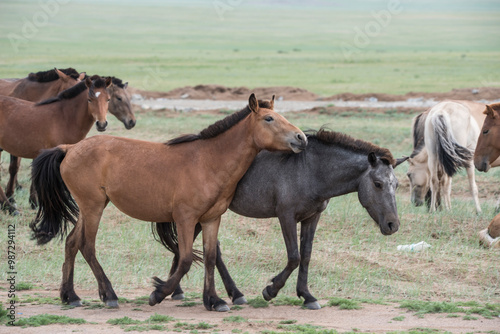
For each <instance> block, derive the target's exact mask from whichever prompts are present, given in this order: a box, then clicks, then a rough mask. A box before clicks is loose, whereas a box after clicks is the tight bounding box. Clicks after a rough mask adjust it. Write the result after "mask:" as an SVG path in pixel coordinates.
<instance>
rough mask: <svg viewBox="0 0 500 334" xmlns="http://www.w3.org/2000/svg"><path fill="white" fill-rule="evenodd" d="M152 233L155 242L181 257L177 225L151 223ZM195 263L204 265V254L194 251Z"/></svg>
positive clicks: (171, 223)
mask: <svg viewBox="0 0 500 334" xmlns="http://www.w3.org/2000/svg"><path fill="white" fill-rule="evenodd" d="M151 231H152V232H153V235H154V237H155V240H156V241H158V242H159V243H160V244H162V245H163V246H164V247H165V248H166V249H168V250H169V251H170V252H172V253H174V254H176V255H179V242H178V240H177V225H176V224H175V223H174V222H168V223H151ZM193 261H194V262H196V263H203V252H201V251H199V250H193Z"/></svg>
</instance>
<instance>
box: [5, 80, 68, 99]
mask: <svg viewBox="0 0 500 334" xmlns="http://www.w3.org/2000/svg"><path fill="white" fill-rule="evenodd" d="M61 85H62V81H61V80H55V81H50V82H36V81H30V80H28V79H26V78H24V79H20V80H19V82H18V83H17V85H16V87H15V88H14V90H13V91H12V96H13V97H17V98H19V99H23V100H27V101H32V102H39V101H42V100H45V99H48V98H49V97H52V96H56V95H57V94H58V93H59V92H60V90H61V87H62V86H61Z"/></svg>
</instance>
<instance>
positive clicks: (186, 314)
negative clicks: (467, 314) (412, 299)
mask: <svg viewBox="0 0 500 334" xmlns="http://www.w3.org/2000/svg"><path fill="white" fill-rule="evenodd" d="M77 293H78V294H79V295H80V297H81V298H82V299H83V300H91V301H92V302H91V303H90V305H91V306H94V307H85V306H84V307H78V308H73V309H66V308H64V307H62V305H61V304H41V305H34V304H21V305H17V308H16V311H17V318H20V317H23V318H27V317H31V316H34V315H38V314H44V313H47V314H52V315H64V316H68V317H70V318H83V319H85V320H86V321H87V322H88V323H87V324H82V325H73V324H70V325H67V324H65V325H59V324H58V325H46V326H41V327H27V328H19V327H10V326H9V327H6V326H1V327H0V333H24V334H31V333H33V334H44V333H47V334H53V333H73V332H83V333H122V332H124V330H125V328H126V327H125V326H124V327H121V326H120V325H111V324H109V323H107V321H108V320H110V319H118V318H123V317H129V318H132V319H134V320H141V321H144V320H146V319H148V318H149V317H150V316H152V315H154V314H161V315H168V316H171V317H173V318H175V320H173V321H171V322H169V323H166V324H165V327H166V328H167V329H166V330H165V331H163V332H167V333H173V332H174V329H176V326H175V325H176V324H177V323H179V322H182V323H186V324H188V325H193V326H195V327H196V326H198V325H199V324H200V323H202V322H203V323H207V324H210V325H212V326H214V327H212V328H210V329H198V332H206V333H212V332H219V333H231V332H232V331H233V330H234V329H236V330H240V331H241V333H244V332H249V333H260V332H262V331H264V330H271V331H285V330H286V329H284V328H280V327H279V326H280V322H285V321H290V320H295V321H296V322H295V323H294V324H295V325H306V324H309V325H314V326H321V328H322V329H329V330H336V331H338V332H340V333H342V332H347V331H356V332H360V333H366V332H369V333H387V332H392V331H396V332H397V331H410V330H412V329H422V328H427V329H434V330H439V331H448V332H451V333H472V332H473V333H486V332H488V331H498V330H499V328H500V319H485V318H482V317H481V316H478V319H477V320H464V319H463V314H462V315H460V316H459V317H456V318H451V317H447V314H426V315H425V316H423V317H418V316H416V315H415V314H414V313H413V312H410V311H408V310H406V309H402V308H399V305H398V304H388V305H374V304H362V309H359V310H340V309H339V308H338V307H329V306H325V307H323V308H322V309H321V310H316V311H311V310H305V309H302V308H301V307H299V306H273V305H270V306H269V307H267V308H253V307H250V306H247V305H245V306H243V308H242V309H240V310H231V311H229V312H222V313H219V312H209V311H207V310H206V309H205V308H204V307H203V305H202V304H201V300H196V302H197V305H195V306H192V307H179V305H181V304H182V302H180V301H173V300H171V299H170V298H167V299H165V300H164V301H163V302H162V303H161V304H159V305H156V306H153V307H151V306H149V305H147V304H146V305H144V304H143V305H137V304H134V303H122V304H121V305H120V307H119V308H118V309H109V308H97V307H96V306H99V304H100V302H98V301H95V300H96V299H97V298H98V296H97V290H96V291H81V290H80V291H77ZM149 293H150V291H148V290H144V289H137V290H130V291H127V292H124V293H122V294H121V297H125V298H127V299H128V300H133V299H134V298H137V297H142V296H147V295H149ZM23 294H24V295H30V296H34V295H36V296H39V297H54V298H56V297H58V291H57V290H55V289H53V290H37V291H35V290H32V291H23V292H22V293H21V300H22V299H23V297H22V295H23ZM2 297H3V296H2ZM2 302H3V303H4V305H5V302H6V300H2ZM320 303H321V304H323V305H324V304H326V301H320ZM230 316H240V317H242V318H244V319H246V320H247V321H244V322H231V321H228V320H224V319H225V318H228V317H230ZM396 317H398V318H397V320H394V318H396ZM398 319H399V320H398ZM177 328H181V329H182V328H184V329H183V332H185V333H189V332H190V330H188V329H187V328H188V327H187V326H184V327H177ZM191 328H192V327H191ZM318 329H319V328H318ZM133 332H136V331H132V333H133Z"/></svg>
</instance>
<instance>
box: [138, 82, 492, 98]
mask: <svg viewBox="0 0 500 334" xmlns="http://www.w3.org/2000/svg"><path fill="white" fill-rule="evenodd" d="M130 91H131V93H132V94H140V95H142V96H143V97H144V98H152V99H158V98H169V99H193V100H227V101H232V100H246V99H247V98H248V96H249V95H250V94H251V93H255V94H256V95H257V96H265V97H271V96H272V95H273V94H274V95H276V98H277V99H283V100H290V101H318V100H323V101H330V100H343V101H365V100H369V99H377V100H378V101H406V100H408V99H426V100H427V99H435V100H436V101H441V100H446V99H453V100H490V101H491V100H496V99H498V98H500V87H481V88H460V89H453V90H451V91H449V92H441V93H427V92H409V93H407V94H404V95H394V94H383V93H365V94H353V93H341V94H336V95H332V96H320V95H317V94H315V93H312V92H310V91H308V90H306V89H303V88H297V87H289V86H277V87H257V88H254V89H250V88H247V87H225V86H221V85H197V86H186V87H181V88H176V89H173V90H171V91H168V92H152V91H143V90H139V89H135V88H132V87H131V88H130Z"/></svg>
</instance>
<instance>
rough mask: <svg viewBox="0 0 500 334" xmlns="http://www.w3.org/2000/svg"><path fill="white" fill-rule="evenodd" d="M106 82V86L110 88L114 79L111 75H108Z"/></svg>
mask: <svg viewBox="0 0 500 334" xmlns="http://www.w3.org/2000/svg"><path fill="white" fill-rule="evenodd" d="M104 83H105V84H106V88H108V87H109V86H111V84H113V79H111V77H107V78H106V81H105V82H104Z"/></svg>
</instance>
